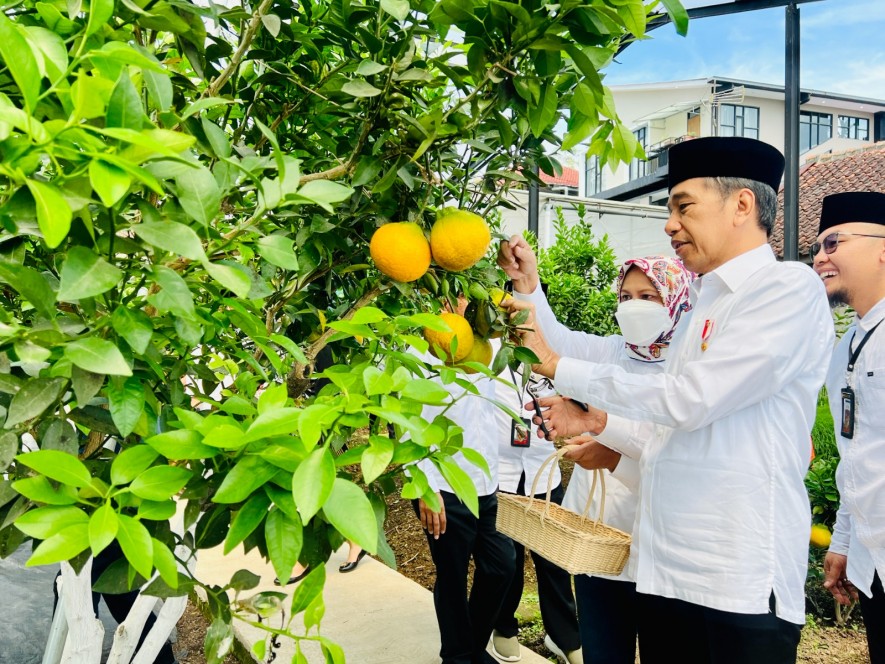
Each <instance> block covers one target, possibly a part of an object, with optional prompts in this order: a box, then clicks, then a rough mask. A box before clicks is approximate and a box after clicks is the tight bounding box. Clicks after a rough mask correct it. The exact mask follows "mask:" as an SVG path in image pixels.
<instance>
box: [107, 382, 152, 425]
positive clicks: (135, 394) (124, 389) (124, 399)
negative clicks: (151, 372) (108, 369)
mask: <svg viewBox="0 0 885 664" xmlns="http://www.w3.org/2000/svg"><path fill="white" fill-rule="evenodd" d="M107 395H108V405H109V407H110V411H111V419H113V420H114V425H115V426H116V427H117V430H118V431H119V432H120V435H121V436H122V437H123V438H125V437H126V436H128V435H129V434H130V433H132V431H133V430H134V429H135V426H136V425H137V424H138V420H139V419H140V418H141V414H142V413H143V412H144V389H143V388H142V380H141V378H137V377H135V376H130V377H129V378H126V380H123V379H122V378H119V377H113V378H111V380H110V382H109V383H108V388H107Z"/></svg>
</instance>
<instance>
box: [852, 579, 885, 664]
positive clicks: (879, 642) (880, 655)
mask: <svg viewBox="0 0 885 664" xmlns="http://www.w3.org/2000/svg"><path fill="white" fill-rule="evenodd" d="M871 590H872V591H873V596H872V597H867V596H866V595H864V594H863V593H862V592H858V593H857V594H858V596H859V598H860V611H861V613H862V614H863V624H864V626H865V627H866V628H867V647H868V648H869V649H870V664H885V590H883V588H882V579H881V578H879V573H878V572H876V575H875V576H874V577H873V586H872V588H871Z"/></svg>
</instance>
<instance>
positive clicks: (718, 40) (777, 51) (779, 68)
mask: <svg viewBox="0 0 885 664" xmlns="http://www.w3.org/2000/svg"><path fill="white" fill-rule="evenodd" d="M720 1H721V0H683V4H684V5H685V6H686V7H696V6H703V5H708V4H719V2H720ZM798 7H799V12H800V48H801V54H800V86H801V87H802V88H803V89H812V90H818V91H826V92H837V93H841V94H846V95H852V96H857V97H867V98H874V99H885V46H883V44H885V0H820V1H819V2H809V3H805V4H800V5H798ZM648 34H649V37H650V39H648V40H645V41H641V42H636V43H633V44H631V45H630V46H628V47H627V48H626V49H625V50H624V51H623V52H622V53H621V54H620V55H619V56H618V57H617V58H616V61H615V62H614V63H612V64H611V65H609V67H608V68H607V69H606V70H605V73H606V78H605V83H606V85H624V84H631V83H653V82H660V81H677V80H683V79H690V78H705V77H709V76H721V77H725V78H738V79H742V80H747V81H753V82H758V83H774V84H778V85H783V84H784V8H783V7H777V8H773V9H764V10H758V11H751V12H743V13H739V14H732V15H728V16H717V17H712V18H703V19H696V20H693V21H691V22H690V23H689V28H688V35H687V36H686V37H680V36H679V35H677V34H676V31H675V30H674V29H673V26H672V25H667V26H664V27H661V28H658V29H656V30H653V31H652V32H650V33H648Z"/></svg>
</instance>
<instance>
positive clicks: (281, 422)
mask: <svg viewBox="0 0 885 664" xmlns="http://www.w3.org/2000/svg"><path fill="white" fill-rule="evenodd" d="M301 413H302V410H301V409H300V408H277V409H276V410H267V411H265V412H263V413H261V415H259V416H258V417H256V418H255V420H254V421H253V422H252V424H250V425H249V428H248V429H247V430H246V437H245V442H252V441H253V440H259V439H260V438H271V437H273V436H284V435H286V434H290V433H293V432H294V431H296V430H297V429H298V420H299V419H300V417H301Z"/></svg>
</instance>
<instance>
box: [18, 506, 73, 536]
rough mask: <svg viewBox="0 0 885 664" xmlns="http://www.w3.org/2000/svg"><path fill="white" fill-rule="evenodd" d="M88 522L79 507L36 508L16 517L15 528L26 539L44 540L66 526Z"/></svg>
mask: <svg viewBox="0 0 885 664" xmlns="http://www.w3.org/2000/svg"><path fill="white" fill-rule="evenodd" d="M88 522H89V517H88V516H87V515H86V512H84V511H83V510H81V509H80V508H79V507H38V508H37V509H35V510H30V511H29V512H25V513H24V514H22V515H21V516H20V517H18V518H17V519H16V520H15V527H16V528H18V529H19V530H20V531H22V532H23V533H24V534H25V535H27V536H28V537H33V538H34V539H41V540H45V539H49V538H50V537H52V536H53V535H55V534H56V533H58V532H61V531H62V530H64V529H65V528H67V527H68V526H72V525H74V524H85V523H88Z"/></svg>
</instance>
